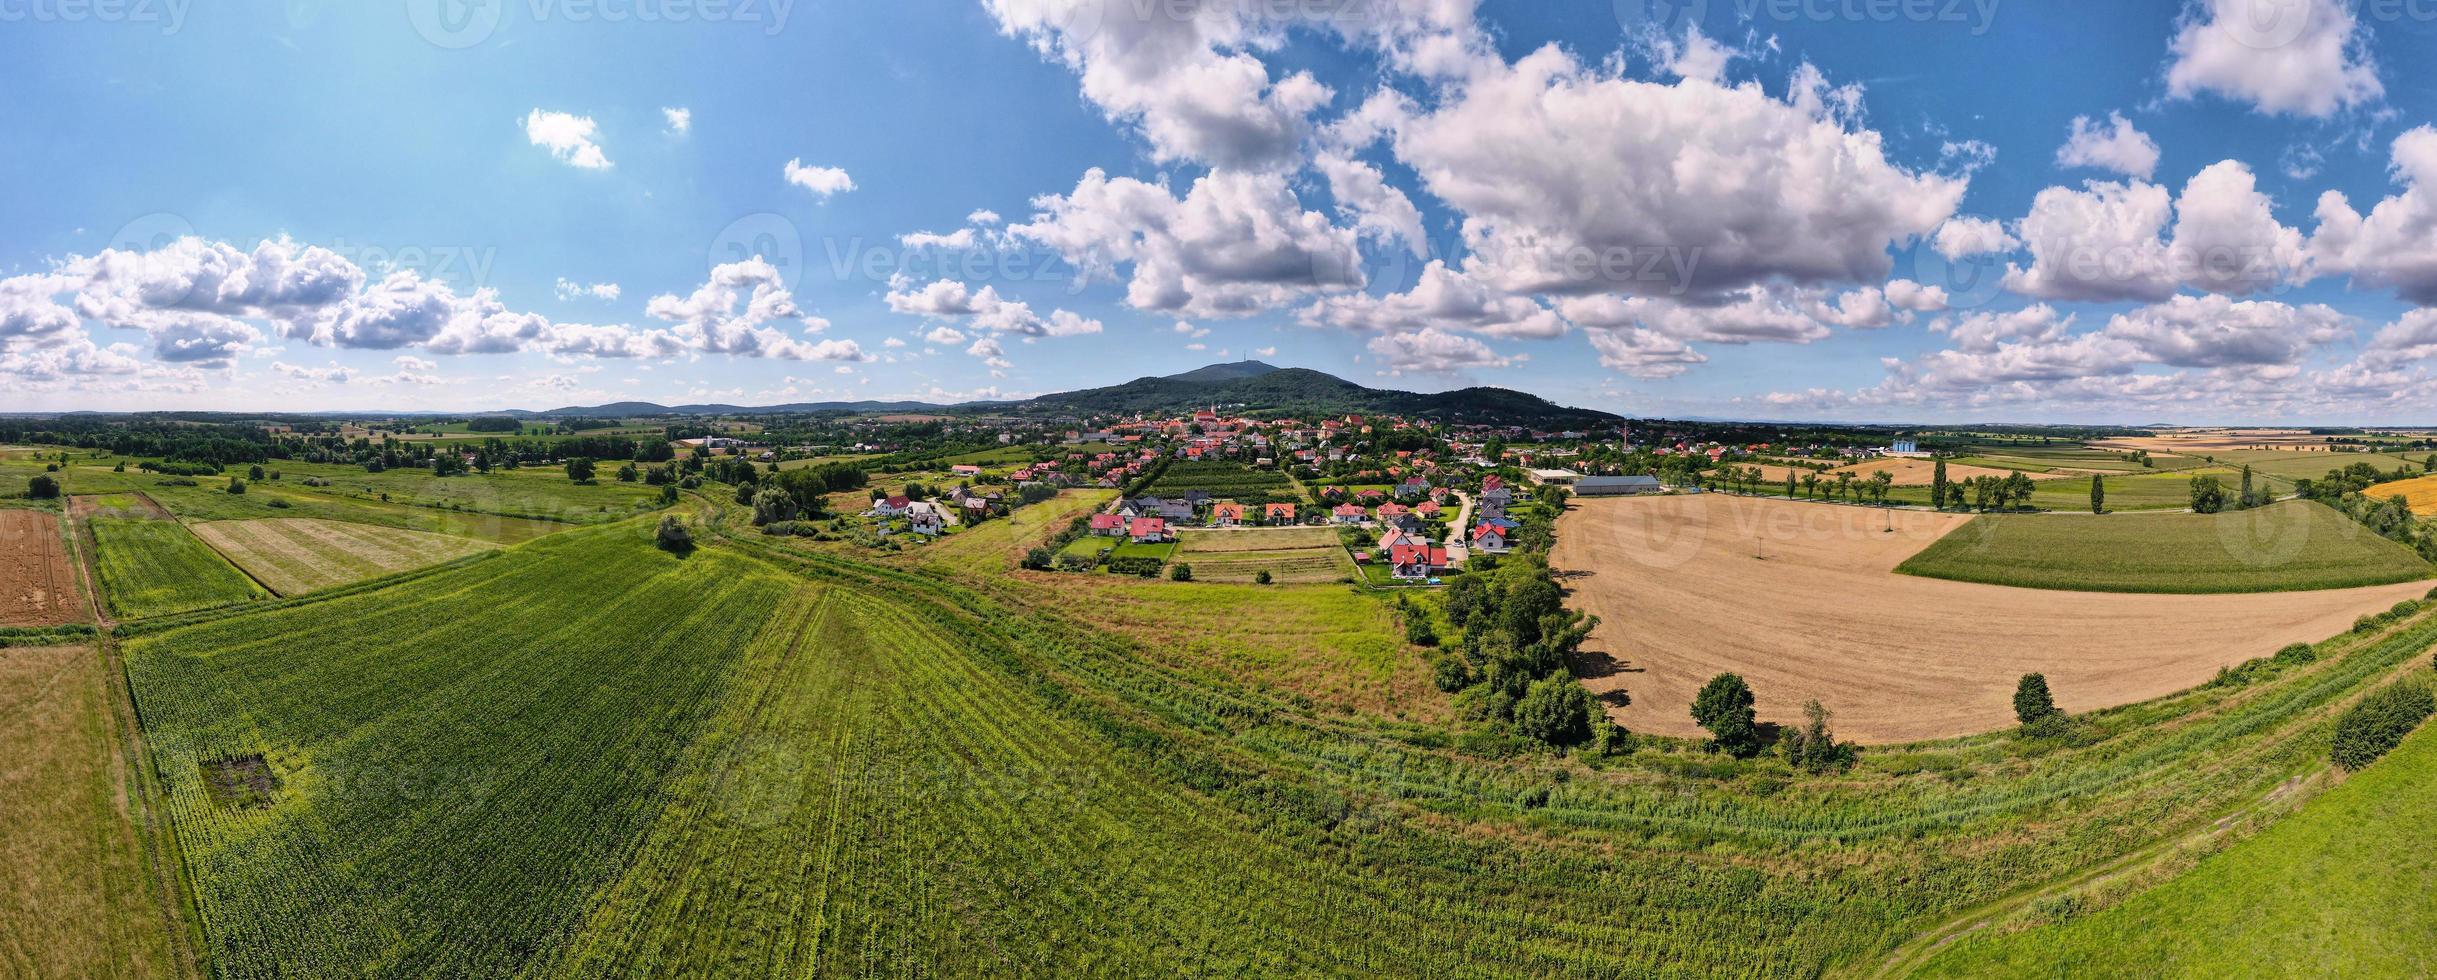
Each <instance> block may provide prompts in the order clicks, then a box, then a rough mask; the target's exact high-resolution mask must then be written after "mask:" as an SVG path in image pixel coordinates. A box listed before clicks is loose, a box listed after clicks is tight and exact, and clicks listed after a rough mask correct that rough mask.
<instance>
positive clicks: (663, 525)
mask: <svg viewBox="0 0 2437 980" xmlns="http://www.w3.org/2000/svg"><path fill="white" fill-rule="evenodd" d="M652 541H653V543H655V544H658V545H659V546H660V549H661V550H663V551H667V552H671V553H674V554H680V555H682V554H685V553H686V552H689V551H692V550H694V532H692V531H689V530H686V527H685V522H684V521H681V520H678V519H677V517H676V515H674V514H670V515H667V516H664V517H662V518H660V529H659V530H657V531H654V532H652Z"/></svg>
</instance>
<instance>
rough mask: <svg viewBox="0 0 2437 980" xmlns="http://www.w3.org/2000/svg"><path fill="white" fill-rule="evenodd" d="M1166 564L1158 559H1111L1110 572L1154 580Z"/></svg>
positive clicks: (1109, 563)
mask: <svg viewBox="0 0 2437 980" xmlns="http://www.w3.org/2000/svg"><path fill="white" fill-rule="evenodd" d="M1166 564H1167V562H1164V561H1160V560H1159V559H1157V558H1143V557H1132V558H1111V559H1109V562H1108V570H1109V571H1110V572H1112V573H1115V574H1118V575H1139V576H1141V577H1143V578H1154V577H1156V576H1158V575H1159V569H1160V568H1161V567H1162V566H1164V565H1166Z"/></svg>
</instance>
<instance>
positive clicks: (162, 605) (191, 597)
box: [87, 517, 265, 619]
mask: <svg viewBox="0 0 2437 980" xmlns="http://www.w3.org/2000/svg"><path fill="white" fill-rule="evenodd" d="M87 524H88V526H89V527H91V528H92V529H93V538H94V542H95V546H96V548H97V549H98V562H97V564H98V565H99V567H100V570H101V592H102V595H103V597H104V598H105V599H106V600H107V601H108V604H109V607H110V612H111V613H112V614H113V615H116V616H117V617H119V618H121V619H142V618H144V617H147V616H165V615H168V614H170V613H179V612H187V611H189V610H194V609H207V608H210V607H212V606H225V605H228V604H229V603H232V602H244V601H247V600H249V599H259V598H262V597H263V596H264V595H265V593H264V591H263V589H262V587H261V586H259V585H256V584H254V581H253V580H252V579H249V578H246V576H245V573H244V572H240V571H238V570H237V568H236V566H233V565H230V564H229V563H228V560H227V559H225V558H222V557H220V555H219V554H218V553H217V552H214V551H213V550H212V549H211V546H209V545H206V544H204V543H203V542H202V541H201V540H199V539H197V538H196V537H195V536H194V534H193V533H191V532H189V531H187V530H186V526H185V525H182V524H179V523H178V522H176V521H161V520H140V519H135V518H126V517H97V518H94V519H92V520H91V521H89V522H87Z"/></svg>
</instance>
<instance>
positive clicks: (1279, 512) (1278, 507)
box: [1261, 504, 1295, 524]
mask: <svg viewBox="0 0 2437 980" xmlns="http://www.w3.org/2000/svg"><path fill="white" fill-rule="evenodd" d="M1261 517H1262V519H1264V520H1267V521H1268V522H1270V523H1272V524H1292V523H1294V522H1295V505H1293V504H1270V505H1269V506H1267V507H1264V508H1262V509H1261Z"/></svg>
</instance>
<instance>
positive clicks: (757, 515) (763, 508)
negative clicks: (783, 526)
mask: <svg viewBox="0 0 2437 980" xmlns="http://www.w3.org/2000/svg"><path fill="white" fill-rule="evenodd" d="M795 514H796V506H795V498H794V497H792V496H789V495H788V494H787V491H785V490H781V489H779V488H777V487H764V488H762V490H761V491H759V492H757V493H755V494H754V495H753V526H755V527H760V526H762V525H764V524H769V523H771V522H773V521H792V520H795Z"/></svg>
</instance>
